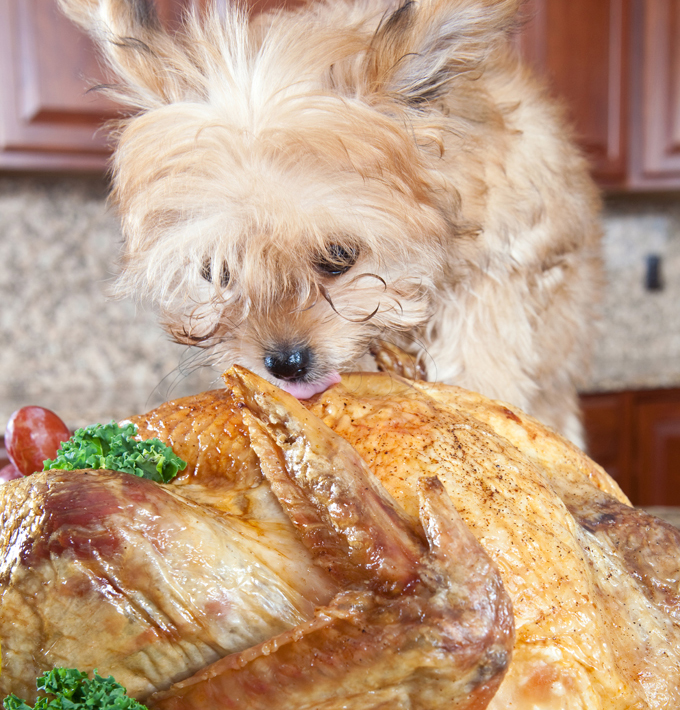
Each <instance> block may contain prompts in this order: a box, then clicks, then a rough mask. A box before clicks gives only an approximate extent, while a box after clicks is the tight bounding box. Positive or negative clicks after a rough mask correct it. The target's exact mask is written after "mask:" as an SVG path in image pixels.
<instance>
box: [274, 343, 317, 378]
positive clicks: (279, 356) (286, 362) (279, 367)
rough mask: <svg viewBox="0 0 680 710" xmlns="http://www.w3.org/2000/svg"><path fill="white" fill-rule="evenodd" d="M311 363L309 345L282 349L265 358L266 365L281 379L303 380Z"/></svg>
mask: <svg viewBox="0 0 680 710" xmlns="http://www.w3.org/2000/svg"><path fill="white" fill-rule="evenodd" d="M311 365H312V351H311V349H310V348H308V347H300V348H296V349H294V350H293V349H290V350H282V351H280V352H277V353H275V354H273V355H265V358H264V366H265V367H266V368H267V370H269V372H271V374H272V375H274V377H278V378H279V379H280V380H289V381H290V380H301V379H302V378H303V377H304V376H305V375H306V374H307V373H308V372H309V368H310V367H311Z"/></svg>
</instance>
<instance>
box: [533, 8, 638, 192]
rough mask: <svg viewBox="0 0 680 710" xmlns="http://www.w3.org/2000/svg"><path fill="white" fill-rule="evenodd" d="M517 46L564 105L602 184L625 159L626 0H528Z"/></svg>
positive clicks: (620, 173) (618, 175)
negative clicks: (523, 26)
mask: <svg viewBox="0 0 680 710" xmlns="http://www.w3.org/2000/svg"><path fill="white" fill-rule="evenodd" d="M525 13H526V16H527V24H526V26H525V28H524V31H523V33H522V35H521V40H520V48H521V51H522V54H523V55H524V57H525V58H526V60H527V61H528V62H529V63H530V64H531V65H533V67H534V68H535V69H536V70H537V71H538V73H539V74H541V75H543V76H544V77H545V78H546V79H547V81H548V84H549V86H550V88H551V90H552V92H553V93H554V94H555V95H556V96H557V97H558V98H560V99H562V101H563V102H564V104H565V107H566V109H567V113H568V116H569V118H570V120H571V122H572V125H573V126H574V128H575V131H576V137H577V139H578V141H579V143H580V145H581V146H582V148H583V149H584V151H585V153H586V155H587V156H588V158H589V159H590V161H591V164H592V166H593V174H594V176H595V177H596V178H597V180H598V181H599V182H600V184H602V185H604V186H620V185H622V184H623V183H624V182H625V180H626V171H627V164H628V155H627V134H628V121H627V118H628V112H627V105H628V86H629V81H628V68H629V67H628V58H629V49H630V48H629V25H630V6H629V2H628V0H597V2H593V0H529V2H528V3H527V6H526V8H525Z"/></svg>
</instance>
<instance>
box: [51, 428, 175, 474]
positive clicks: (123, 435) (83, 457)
mask: <svg viewBox="0 0 680 710" xmlns="http://www.w3.org/2000/svg"><path fill="white" fill-rule="evenodd" d="M136 435H137V427H136V426H135V425H134V424H132V422H128V423H127V424H126V425H125V426H122V427H120V426H118V424H116V423H115V422H111V423H110V424H93V425H91V426H88V427H85V428H84V429H77V430H76V432H75V433H74V434H73V436H72V437H71V438H70V439H69V440H68V441H65V442H64V443H63V444H62V445H61V448H60V449H59V451H57V457H56V458H55V459H54V460H51V459H47V460H46V461H45V463H44V470H45V471H47V470H50V469H55V468H61V469H65V470H66V471H74V470H76V469H81V468H106V469H110V470H112V471H122V472H123V473H131V474H132V475H133V476H139V477H140V478H150V479H151V480H152V481H156V482H157V483H167V482H168V481H171V480H172V479H173V478H174V477H175V476H176V475H177V473H178V472H179V471H182V470H184V469H185V468H186V465H187V464H186V461H183V460H182V459H181V458H180V457H179V456H177V455H176V454H175V453H174V452H173V450H172V449H171V448H170V447H169V446H166V445H165V444H164V443H163V442H162V441H160V440H159V439H146V440H145V441H143V440H140V439H136V438H135V437H136Z"/></svg>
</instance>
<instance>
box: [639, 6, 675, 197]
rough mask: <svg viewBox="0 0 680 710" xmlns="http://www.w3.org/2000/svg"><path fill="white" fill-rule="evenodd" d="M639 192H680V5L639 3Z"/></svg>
mask: <svg viewBox="0 0 680 710" xmlns="http://www.w3.org/2000/svg"><path fill="white" fill-rule="evenodd" d="M633 28H634V32H633V75H632V79H633V91H634V98H635V100H634V101H633V103H632V106H631V108H632V119H631V120H632V127H631V130H632V133H631V137H632V141H631V151H632V156H631V157H632V165H631V177H630V183H631V185H632V186H633V187H640V188H646V189H663V188H668V187H671V188H672V187H676V188H677V187H679V186H680V0H634V4H633Z"/></svg>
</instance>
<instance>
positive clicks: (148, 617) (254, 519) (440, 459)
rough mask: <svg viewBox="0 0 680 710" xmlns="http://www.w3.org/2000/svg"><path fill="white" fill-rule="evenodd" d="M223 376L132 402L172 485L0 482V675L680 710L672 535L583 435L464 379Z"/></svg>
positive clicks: (199, 701) (298, 696) (370, 702)
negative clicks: (315, 391) (176, 467)
mask: <svg viewBox="0 0 680 710" xmlns="http://www.w3.org/2000/svg"><path fill="white" fill-rule="evenodd" d="M225 377H226V384H227V388H226V390H217V391H214V392H208V393H203V394H201V395H197V396H196V397H192V398H185V399H183V400H177V401H175V402H169V403H167V404H165V405H163V406H162V407H160V408H158V409H157V410H154V411H152V412H149V413H148V414H146V415H140V416H137V417H133V418H132V420H133V421H134V422H135V423H136V424H137V425H138V427H139V429H140V434H141V436H142V437H144V438H147V437H151V436H157V437H159V438H160V439H162V440H163V441H166V442H167V443H169V444H170V445H172V447H173V449H174V450H175V452H176V453H178V454H179V455H180V456H182V457H183V458H184V459H185V460H187V461H188V463H189V465H188V467H187V469H186V470H185V472H184V473H182V474H181V475H180V476H179V477H178V478H177V479H175V481H173V483H171V484H168V485H158V484H155V483H151V482H149V481H144V480H138V479H134V478H132V477H130V476H128V475H127V474H118V473H114V472H105V471H104V472H102V471H97V472H92V471H90V472H50V473H45V474H37V475H35V476H33V477H31V478H30V479H23V480H21V481H14V482H11V483H8V484H4V485H3V486H0V505H1V506H2V507H1V511H2V512H1V515H2V532H1V533H0V535H1V536H2V537H1V538H0V544H1V546H2V549H3V557H2V565H1V567H0V595H1V596H0V640H1V641H2V656H3V658H2V661H3V671H2V674H1V675H0V693H2V694H3V695H4V694H7V693H8V692H16V693H17V694H19V695H22V694H23V696H24V697H29V698H30V697H31V694H32V693H33V694H34V691H32V688H33V687H34V679H35V676H36V675H38V674H39V673H40V672H42V671H43V670H45V669H48V668H51V667H53V666H55V665H66V666H78V667H80V668H81V669H83V670H91V669H93V668H95V667H96V668H98V670H99V672H100V673H113V674H114V676H116V678H117V679H118V680H120V681H121V682H122V683H123V684H124V685H127V687H128V688H129V690H130V691H131V694H133V695H135V696H136V697H139V698H142V699H144V700H145V702H147V704H148V705H149V707H158V708H165V709H166V710H193V709H194V708H205V709H206V710H220V709H221V708H248V710H257V708H271V707H276V708H280V709H287V708H290V709H291V710H293V709H294V708H295V709H296V710H302V709H303V708H309V709H311V708H315V709H317V710H339V709H340V708H352V709H357V710H358V709H359V708H362V709H368V708H389V709H390V710H392V709H395V710H398V709H399V708H413V709H415V708H420V709H422V710H430V709H435V708H441V709H442V710H448V709H449V708H451V709H453V708H484V707H489V708H491V709H492V710H500V709H501V708H503V709H505V708H517V709H519V710H553V709H559V710H571V709H572V708H584V709H585V708H587V710H597V709H599V708H602V709H603V710H604V709H609V708H611V709H612V710H614V709H617V710H618V709H619V708H620V709H621V710H623V708H640V709H643V708H649V709H654V710H656V709H657V708H664V709H668V710H671V709H674V708H677V707H680V692H679V691H678V688H679V687H680V670H679V669H680V651H679V650H678V649H680V630H679V629H678V621H679V616H680V612H679V611H678V610H679V609H680V602H679V599H680V596H679V583H680V564H679V561H680V533H679V532H678V531H677V530H675V529H674V528H672V527H671V526H668V525H666V524H665V523H663V522H662V521H659V520H657V519H655V518H652V517H651V516H647V515H645V514H644V513H641V512H640V511H636V510H635V509H633V508H631V507H630V506H629V504H628V501H627V500H626V499H625V497H624V496H623V494H622V493H621V492H620V490H619V489H618V487H617V486H616V484H615V483H614V482H613V481H612V480H611V479H610V478H609V477H608V476H607V475H606V474H605V473H604V471H602V469H601V468H599V467H598V466H597V465H596V464H594V463H593V462H592V461H590V460H589V459H588V458H587V457H586V456H585V455H584V454H582V453H581V452H580V451H579V450H578V449H576V448H575V447H573V446H572V445H571V444H569V443H568V442H566V441H564V440H563V439H562V438H561V437H559V436H558V435H556V434H554V433H553V432H551V431H550V430H548V429H546V428H545V427H543V426H541V425H540V424H539V423H537V422H536V421H535V420H533V419H531V418H530V417H527V416H526V415H524V414H523V413H522V412H521V411H519V410H517V409H514V408H512V407H510V406H508V405H505V404H503V403H499V402H493V401H491V400H488V399H485V398H483V397H481V396H479V395H476V394H474V393H470V392H467V391H464V390H461V389H458V388H454V387H447V386H443V385H437V384H430V383H424V382H413V381H408V380H404V379H402V378H399V377H394V376H389V375H381V374H360V375H359V374H357V375H349V376H345V377H344V378H343V382H342V384H341V385H337V386H335V387H332V388H331V389H329V390H328V391H326V392H325V393H323V394H321V395H317V396H316V397H315V398H314V399H312V400H309V401H307V402H305V403H303V404H300V403H299V402H297V401H296V400H294V399H293V398H291V397H290V396H288V395H286V394H285V393H282V392H281V391H279V390H277V389H276V388H275V387H273V386H271V385H269V384H267V383H265V382H263V381H262V380H260V379H259V378H257V377H255V376H253V375H251V373H248V372H247V371H245V370H243V369H241V368H234V369H233V370H231V371H230V372H229V373H227V375H226V376H225ZM303 405H304V406H303ZM508 664H509V665H508Z"/></svg>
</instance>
